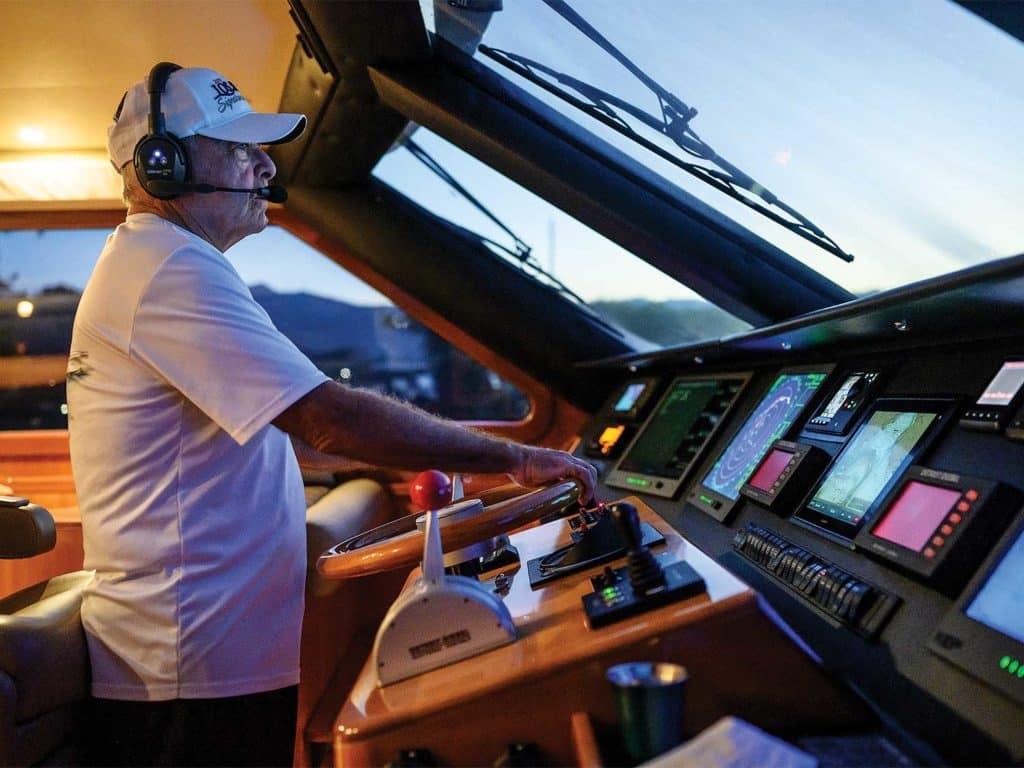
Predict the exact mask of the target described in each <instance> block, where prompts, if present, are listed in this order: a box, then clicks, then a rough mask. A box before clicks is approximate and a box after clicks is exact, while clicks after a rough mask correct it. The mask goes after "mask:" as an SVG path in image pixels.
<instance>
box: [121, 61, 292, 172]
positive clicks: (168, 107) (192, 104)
mask: <svg viewBox="0 0 1024 768" xmlns="http://www.w3.org/2000/svg"><path fill="white" fill-rule="evenodd" d="M147 80H148V78H147V79H146V80H142V81H141V82H139V83H136V84H135V85H133V86H132V87H131V88H129V89H128V92H127V93H125V95H124V99H123V100H122V102H121V106H120V107H119V108H118V112H117V114H116V115H115V116H114V122H113V123H111V125H110V127H109V128H108V129H107V151H108V152H109V154H110V161H111V162H112V163H113V164H114V166H115V167H116V168H118V169H120V168H122V167H123V166H124V165H125V164H127V163H130V162H131V161H132V157H133V156H134V154H135V146H136V145H137V144H138V143H139V141H140V140H141V139H142V137H143V136H145V135H146V134H147V133H149V110H150V106H149V91H148V90H147V87H146V85H147ZM160 111H161V112H162V113H163V115H164V120H165V127H166V131H167V133H170V134H173V135H174V136H176V137H177V138H179V139H183V138H185V137H186V136H194V135H199V136H207V137H209V138H211V139H221V140H223V141H234V142H240V143H245V144H283V143H284V142H286V141H292V140H293V139H297V138H298V137H299V136H300V135H301V134H302V132H303V131H304V130H305V129H306V116H305V115H296V114H287V113H264V112H253V111H252V107H251V106H249V102H248V101H246V100H245V97H243V96H242V94H241V93H240V92H239V90H238V88H236V87H235V85H234V83H232V82H231V81H230V80H228V79H227V78H226V77H224V76H223V75H221V74H219V73H217V72H214V71H213V70H212V69H203V68H202V67H185V68H182V69H177V70H175V71H174V72H172V73H171V75H170V77H168V78H167V85H166V87H165V88H164V92H163V94H161V96H160Z"/></svg>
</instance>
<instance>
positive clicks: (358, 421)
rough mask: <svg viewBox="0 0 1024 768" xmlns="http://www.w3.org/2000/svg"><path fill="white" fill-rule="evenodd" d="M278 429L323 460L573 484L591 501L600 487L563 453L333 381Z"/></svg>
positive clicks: (279, 421) (584, 466) (284, 416)
mask: <svg viewBox="0 0 1024 768" xmlns="http://www.w3.org/2000/svg"><path fill="white" fill-rule="evenodd" d="M274 425H275V426H276V427H278V428H279V429H282V430H284V431H285V432H287V433H288V434H289V435H291V436H292V437H293V438H298V440H300V441H301V442H303V443H305V444H306V446H308V447H309V448H311V449H313V451H315V452H317V453H320V454H333V455H335V456H343V457H345V458H347V459H354V460H356V461H358V462H364V463H366V464H370V465H374V466H380V467H392V468H396V469H409V470H421V469H431V468H434V467H437V468H443V469H445V470H448V471H452V472H483V473H495V474H498V473H506V474H509V475H511V476H512V478H513V479H514V480H515V481H516V482H518V483H521V484H522V485H527V486H536V485H541V484H543V483H547V482H551V481H554V480H560V479H573V480H577V481H579V483H580V485H581V486H582V487H583V499H584V500H588V499H590V498H591V497H592V496H593V493H594V485H595V483H596V480H597V477H596V473H595V471H594V468H593V467H592V466H590V464H588V463H586V462H585V461H581V460H579V459H577V458H575V457H574V456H572V455H570V454H568V453H565V452H564V451H555V450H551V449H548V448H535V447H531V446H526V445H521V444H519V443H513V442H510V441H508V440H502V439H500V438H497V437H493V436H491V435H488V434H486V433H483V432H479V431H476V430H473V429H469V428H467V427H463V426H461V425H459V424H457V423H455V422H453V421H447V420H445V419H441V418H438V417H436V416H432V415H431V414H429V413H427V412H426V411H423V410H420V409H419V408H416V407H415V406H412V405H409V404H407V403H403V402H400V401H398V400H394V399H392V398H389V397H385V396H383V395H379V394H377V393H375V392H371V391H369V390H364V389H355V388H350V387H344V386H342V385H341V384H338V383H337V382H333V381H328V382H325V383H323V384H322V385H320V386H319V387H317V388H316V389H314V390H313V391H312V392H310V393H309V394H308V395H306V396H305V397H302V398H301V399H299V400H298V401H297V402H295V403H294V404H293V405H292V406H291V407H289V408H287V409H286V410H285V411H284V412H283V413H281V415H280V416H278V417H277V418H276V419H274ZM293 442H294V441H293ZM300 463H301V459H300Z"/></svg>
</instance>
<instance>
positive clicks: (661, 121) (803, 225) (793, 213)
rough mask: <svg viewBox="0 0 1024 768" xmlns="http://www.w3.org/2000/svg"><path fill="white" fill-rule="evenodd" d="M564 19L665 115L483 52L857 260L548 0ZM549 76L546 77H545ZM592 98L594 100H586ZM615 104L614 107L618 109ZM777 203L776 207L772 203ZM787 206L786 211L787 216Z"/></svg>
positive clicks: (504, 54) (559, 1)
mask: <svg viewBox="0 0 1024 768" xmlns="http://www.w3.org/2000/svg"><path fill="white" fill-rule="evenodd" d="M543 2H544V3H546V4H547V5H548V6H550V7H551V8H552V9H553V10H554V11H555V12H557V13H558V14H559V15H560V16H562V18H564V19H565V20H566V21H568V22H569V23H570V24H572V25H573V26H574V27H576V28H577V29H578V30H580V31H581V32H582V33H583V34H585V35H586V36H587V37H588V38H590V39H591V40H592V41H593V42H595V43H596V44H597V45H599V46H600V47H601V48H602V49H603V50H604V51H606V52H607V53H608V54H610V55H611V56H612V57H613V58H614V59H615V60H616V61H618V62H619V63H620V64H622V65H623V66H624V67H625V68H626V69H628V70H629V71H630V72H631V73H632V74H633V75H634V76H636V78H637V79H638V80H640V82H642V83H643V84H644V85H645V86H647V88H649V89H650V90H651V91H652V92H653V93H654V94H655V96H657V98H658V103H659V105H660V107H661V116H660V117H659V116H657V115H652V114H650V113H649V112H646V111H645V110H643V109H642V108H640V107H638V106H636V105H635V104H632V103H630V102H628V101H626V100H624V99H621V98H619V97H617V96H615V95H613V94H611V93H608V92H607V91H604V90H601V89H600V88H597V87H596V86H593V85H590V84H589V83H585V82H583V81H582V80H579V79H577V78H574V77H572V76H570V75H567V74H565V73H563V72H558V71H557V70H554V69H552V68H551V67H548V66H546V65H544V64H541V63H540V62H537V61H533V60H531V59H528V58H526V57H525V56H520V55H518V54H515V53H511V52H509V51H502V50H499V49H497V48H492V47H490V46H488V45H483V44H481V45H480V46H479V48H478V50H479V51H480V53H482V54H484V55H485V56H487V57H488V58H491V59H493V60H494V61H496V62H498V63H499V64H501V65H503V66H505V67H508V68H509V69H511V70H512V71H514V72H516V73H517V74H519V75H520V76H522V77H524V78H526V79H527V80H529V81H530V82H532V83H535V84H536V85H538V86H540V87H541V88H543V89H544V90H546V91H548V92H549V93H552V94H554V95H555V96H557V97H559V98H560V99H562V100H563V101H566V102H567V103H569V104H572V105H573V106H574V107H576V108H577V109H579V110H581V111H583V112H585V113H586V114H588V115H590V116H591V117H593V118H595V119H596V120H599V121H601V122H602V123H604V124H605V125H607V126H609V127H610V128H612V129H614V130H616V131H618V132H619V133H621V134H622V135H624V136H627V137H628V138H630V139H632V140H633V141H634V142H636V143H638V144H640V145H641V146H643V147H645V148H647V149H648V150H650V151H651V152H654V153H655V154H657V155H658V156H659V157H661V158H663V159H665V160H666V161H668V162H670V163H672V164H673V165H675V166H676V167H677V168H680V169H682V170H684V171H686V172H687V173H689V174H691V175H693V176H696V177H697V178H699V179H701V180H702V181H704V182H706V183H707V184H710V185H711V186H713V187H715V188H716V189H718V190H720V191H722V192H724V193H725V194H727V195H729V196H730V197H732V198H734V199H736V200H739V201H740V202H741V203H743V204H744V205H746V206H748V207H750V208H753V209H754V210H756V211H758V212H759V213H761V214H763V215H765V216H767V217H768V218H770V219H772V220H773V221H775V222H776V223H778V224H780V225H782V226H783V227H786V228H787V229H789V230H790V231H791V232H794V233H796V234H798V235H800V236H801V237H803V238H804V239H806V240H809V241H810V242H812V243H814V244H815V245H817V246H818V247H820V248H822V249H824V250H826V251H828V252H829V253H831V254H833V255H835V256H838V257H839V258H840V259H842V260H843V261H847V262H850V261H853V256H852V255H851V254H849V253H847V252H846V251H844V250H843V249H842V248H840V247H839V245H838V244H837V243H836V242H835V241H834V240H833V239H832V238H831V237H829V236H828V235H826V234H825V232H824V231H822V229H821V228H820V227H818V226H817V225H816V224H814V222H812V221H811V220H810V219H808V218H807V217H806V216H804V215H803V214H801V213H800V212H799V211H797V210H796V209H794V208H793V207H791V206H789V205H787V204H786V203H784V202H783V201H782V200H780V199H779V198H778V196H776V195H775V194H774V193H772V192H771V191H770V190H768V189H766V188H765V187H764V185H762V184H759V183H758V182H757V181H755V180H754V179H753V178H752V177H751V176H749V175H748V174H747V173H744V172H743V171H742V170H740V169H739V168H737V167H736V166H735V165H733V164H732V163H730V162H729V161H728V160H726V159H725V158H723V157H722V156H721V155H719V154H718V153H717V152H715V150H714V149H712V148H711V146H710V145H708V144H707V142H705V141H704V140H703V139H701V138H700V136H698V135H697V133H696V131H694V130H693V127H692V126H691V125H690V121H691V120H693V118H695V117H696V116H697V110H696V109H695V108H693V107H691V106H689V105H687V104H686V103H685V102H684V101H683V100H682V99H680V98H679V97H678V96H675V95H674V94H672V93H670V92H669V91H667V90H666V89H665V88H663V87H662V86H660V85H659V84H658V83H657V82H655V81H654V80H652V79H651V78H650V77H648V76H647V75H646V74H645V73H644V72H643V71H642V70H641V69H640V68H639V67H637V66H636V65H635V64H633V62H632V61H630V60H629V59H628V58H627V57H626V56H625V55H623V54H622V53H621V52H620V51H619V50H618V49H617V48H615V46H613V45H612V44H611V43H610V42H609V41H608V40H607V39H605V38H604V37H603V36H602V35H601V34H600V33H599V32H598V31H597V30H596V29H594V28H593V27H592V26H591V25H590V24H589V23H587V21H586V20H584V19H583V17H581V16H580V15H579V14H578V13H576V12H575V11H574V10H573V9H572V8H570V7H569V5H568V4H567V3H566V2H564V0H543ZM545 75H546V77H545ZM552 80H555V81H557V82H558V83H559V84H560V85H561V86H564V87H559V86H558V85H555V83H554V82H552ZM567 88H570V89H572V90H573V91H575V92H576V93H578V94H579V95H580V96H582V97H583V98H579V97H577V96H575V95H573V94H572V93H570V92H569V91H568V90H566V89H567ZM584 99H589V101H584ZM613 107H614V108H613ZM616 109H618V110H619V111H620V112H622V113H625V114H629V115H631V116H632V117H634V118H635V119H637V120H639V121H640V122H641V123H643V124H644V125H646V126H648V127H649V128H651V129H653V130H655V131H657V132H658V133H661V134H663V135H664V136H667V137H668V138H669V139H671V140H672V141H673V142H674V143H675V144H676V145H677V146H678V147H679V148H680V149H682V150H683V151H685V152H687V153H688V154H690V155H692V156H693V157H696V158H699V159H700V160H703V161H704V162H706V163H712V164H714V165H715V166H716V167H714V168H709V167H707V166H705V165H700V164H698V163H692V162H687V161H686V160H683V159H682V158H680V157H678V156H677V155H675V154H673V153H671V152H668V151H667V150H665V149H664V148H663V147H661V146H659V145H658V144H656V143H654V142H652V141H650V140H649V139H647V138H645V137H644V136H642V135H641V134H639V133H637V132H636V131H635V130H634V129H633V127H632V126H631V125H630V124H629V123H628V122H627V121H626V120H625V119H623V118H622V117H621V116H620V114H619V112H616ZM769 206H771V207H769ZM773 208H774V209H778V211H782V212H783V213H785V214H786V215H785V216H784V215H782V214H781V213H779V212H778V211H777V210H773Z"/></svg>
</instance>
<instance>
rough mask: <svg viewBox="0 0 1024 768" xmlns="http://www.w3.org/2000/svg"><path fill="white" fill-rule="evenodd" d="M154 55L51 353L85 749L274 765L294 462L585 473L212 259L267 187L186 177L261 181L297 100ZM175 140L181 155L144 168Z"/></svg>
mask: <svg viewBox="0 0 1024 768" xmlns="http://www.w3.org/2000/svg"><path fill="white" fill-rule="evenodd" d="M161 67H163V69H160V68H161ZM151 74H152V76H153V77H152V78H151V80H152V81H153V83H151V84H152V85H154V88H153V90H154V91H155V93H156V95H155V96H154V97H153V99H152V100H151V98H150V94H148V93H147V83H146V82H140V83H137V84H136V85H135V86H133V87H132V88H131V89H130V90H129V91H128V93H127V94H126V95H125V98H124V100H123V101H122V104H121V106H120V107H119V109H118V113H117V115H116V116H115V121H114V123H113V124H112V125H111V126H110V128H109V132H108V149H109V151H110V158H111V161H112V162H113V164H114V165H115V167H116V168H117V169H118V170H119V171H120V172H121V175H122V178H123V181H124V190H125V200H126V202H127V205H128V216H127V218H126V220H125V222H124V223H123V224H122V225H120V226H119V227H118V228H117V229H116V230H115V231H114V233H113V234H112V235H111V236H110V237H109V238H108V241H107V244H106V247H105V248H104V250H103V253H102V255H101V256H100V259H99V261H98V263H97V265H96V268H95V270H94V272H93V275H92V277H91V278H90V280H89V283H88V285H87V287H86V289H85V292H84V293H83V295H82V300H81V303H80V305H79V309H78V314H77V316H76V318H75V325H74V333H73V338H72V343H71V355H70V358H69V363H68V405H69V431H70V437H71V460H72V466H73V470H74V476H75V483H76V487H77V490H78V496H79V506H80V509H81V514H82V529H83V535H84V544H85V565H86V567H87V568H91V569H95V570H96V576H95V578H94V579H93V580H92V582H91V583H90V585H89V587H88V588H87V590H86V593H85V597H84V600H83V604H82V620H83V623H84V625H85V629H86V633H87V639H88V643H89V652H90V658H91V661H92V674H93V680H92V686H93V694H94V697H95V698H96V708H95V711H96V713H97V717H96V721H97V722H96V725H95V728H96V729H97V730H96V731H95V734H96V735H97V740H98V743H99V744H100V745H101V746H102V749H103V751H102V752H101V753H100V754H99V755H98V756H97V757H98V759H99V760H101V761H103V762H105V763H112V762H119V763H122V764H151V763H163V764H197V763H201V764H218V765H227V764H245V765H255V764H264V765H282V764H287V763H290V761H291V760H290V758H291V748H292V739H293V736H294V734H293V730H294V725H295V691H296V687H295V686H296V684H297V682H298V676H299V669H298V658H299V636H300V628H301V627H300V625H301V619H302V605H303V582H304V576H305V540H304V515H305V503H304V495H303V488H302V478H301V474H300V469H299V466H300V464H302V465H308V466H313V467H316V468H320V469H322V468H330V467H332V466H339V465H341V464H343V463H344V462H346V461H350V460H354V461H357V462H365V463H369V464H375V465H381V466H388V467H396V468H403V469H409V470H418V469H424V468H428V467H435V466H438V467H444V468H446V469H448V470H452V471H466V472H483V473H490V472H495V473H508V474H510V475H511V476H512V477H513V478H514V479H515V480H516V481H518V482H520V483H522V484H525V485H537V484H541V483H545V482H547V481H552V480H556V479H560V478H573V479H575V480H577V481H578V482H579V483H580V484H581V485H582V486H583V489H584V495H585V497H586V498H589V497H590V495H591V494H592V492H593V486H594V481H595V477H594V470H593V468H592V467H590V466H589V465H588V464H586V463H584V462H581V461H579V460H577V459H575V458H574V457H572V456H570V455H568V454H566V453H563V452H560V451H553V450H548V449H540V448H532V447H527V446H523V445H517V444H514V443H511V442H506V441H502V440H499V439H496V438H493V437H490V436H487V435H485V434H483V433H478V432H474V431H471V430H468V429H464V428H462V427H460V426H458V425H456V424H454V423H452V422H447V421H444V420H441V419H438V418H435V417H433V416H430V415H428V414H426V413H425V412H423V411H420V410H417V409H415V408H413V407H411V406H408V405H405V404H402V403H399V402H396V401H394V400H391V399H389V398H386V397H382V396H379V395H377V394H375V393H372V392H368V391H361V390H358V389H352V388H346V387H343V386H341V385H340V384H337V383H335V382H333V381H331V380H330V379H328V377H327V376H325V375H324V374H323V373H322V372H320V371H319V370H318V369H317V368H316V367H315V366H314V365H313V364H312V363H311V362H310V361H309V360H308V359H307V358H306V357H305V356H304V355H302V354H301V353H300V352H299V351H298V349H297V348H296V347H295V346H294V345H293V344H292V343H291V342H290V341H288V339H286V338H285V337H284V336H282V335H281V334H280V333H279V332H278V331H277V330H276V329H275V328H274V326H273V325H272V323H271V322H270V319H269V318H268V317H267V315H266V313H265V312H264V311H263V310H262V308H261V307H260V306H259V305H258V304H257V303H256V302H255V301H254V300H253V298H252V296H251V294H250V293H249V290H248V288H247V287H246V286H245V284H244V283H243V282H242V280H241V278H240V277H239V276H238V274H237V273H236V272H235V270H234V268H233V267H232V266H231V264H230V263H229V262H228V261H227V260H226V259H225V258H224V256H223V251H225V250H226V249H227V248H229V247H230V246H232V245H233V244H235V243H237V242H238V241H239V240H241V239H242V238H244V237H246V236H248V235H250V234H254V233H256V232H259V231H261V230H262V229H263V228H264V227H265V226H266V225H267V216H266V208H267V202H266V200H265V199H263V197H261V195H260V194H257V193H255V192H251V191H250V192H243V193H238V192H230V191H210V192H200V191H199V190H201V189H202V190H213V189H214V188H230V189H236V190H255V189H259V188H265V187H267V185H268V184H269V183H270V181H271V179H272V178H273V177H274V174H275V171H276V168H275V166H274V163H273V161H272V160H271V159H270V157H269V156H268V155H267V154H266V152H265V151H264V150H263V149H262V147H261V145H264V144H272V143H278V142H283V141H288V140H291V139H293V138H295V137H296V136H298V135H299V134H300V133H301V132H302V129H303V127H304V124H305V118H304V117H303V116H301V115H270V114H257V113H254V112H252V110H251V108H250V107H249V105H248V103H247V102H246V101H245V99H244V98H242V96H241V94H240V93H239V92H238V90H237V88H236V87H235V86H234V85H233V84H232V83H231V82H230V81H228V80H227V79H226V78H224V77H223V76H221V75H219V74H218V73H216V72H213V71H212V70H208V69H200V68H190V69H180V68H177V67H176V66H174V65H158V67H157V68H154V72H153V73H151ZM168 141H169V142H172V143H171V144H170V145H166V144H165V142H168ZM168 147H169V149H168ZM179 150H180V153H181V157H180V158H178V159H172V164H174V163H180V164H181V165H182V166H183V174H181V175H177V176H173V175H172V180H171V181H170V182H167V181H165V180H164V179H165V178H166V177H165V176H163V175H161V173H160V172H159V171H160V169H159V168H157V169H156V170H157V173H155V174H153V175H150V171H151V170H152V169H153V167H154V166H155V165H157V164H158V163H157V161H160V162H163V158H165V157H166V156H167V153H168V151H170V152H171V153H177V152H179ZM154 178H155V179H156V180H157V183H153V179H154ZM204 185H205V186H204ZM264 196H265V195H264ZM115 742H116V743H115Z"/></svg>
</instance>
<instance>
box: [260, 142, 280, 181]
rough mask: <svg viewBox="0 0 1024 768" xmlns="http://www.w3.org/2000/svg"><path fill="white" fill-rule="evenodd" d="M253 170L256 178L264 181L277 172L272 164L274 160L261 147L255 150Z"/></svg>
mask: <svg viewBox="0 0 1024 768" xmlns="http://www.w3.org/2000/svg"><path fill="white" fill-rule="evenodd" d="M255 170H256V176H257V178H260V179H263V180H264V181H270V180H271V179H272V178H274V176H275V174H277V166H276V165H274V161H273V160H271V159H270V155H268V154H267V150H265V149H264V148H263V147H259V148H258V149H257V150H256V166H255Z"/></svg>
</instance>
